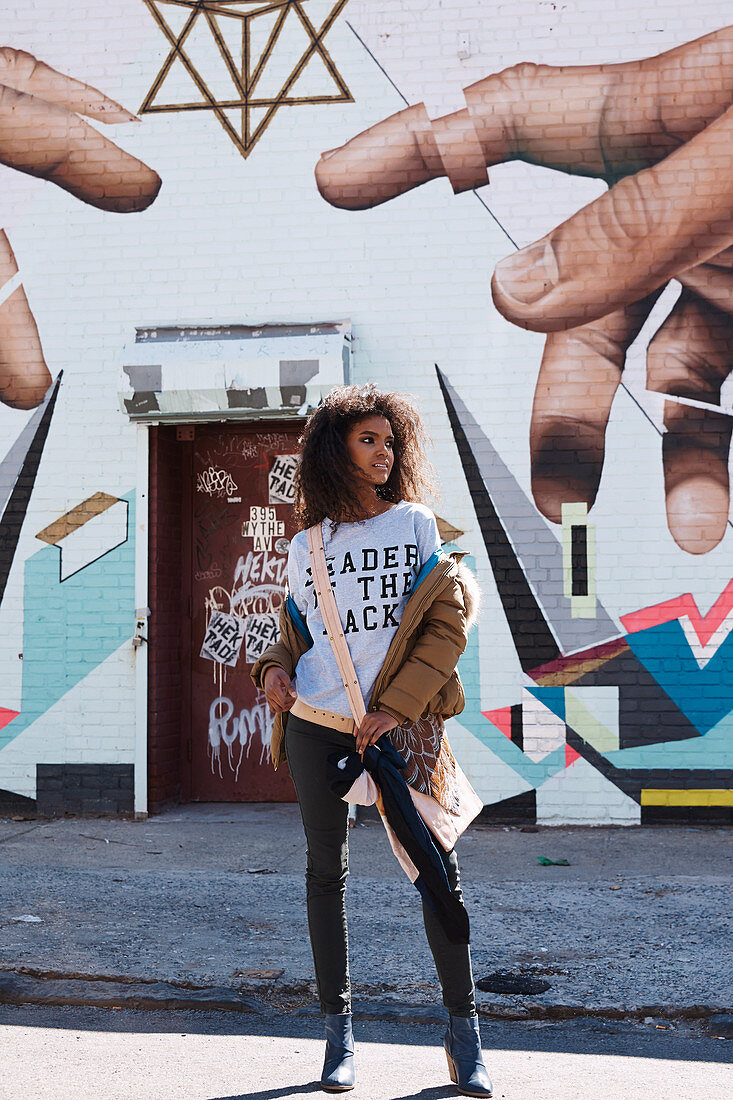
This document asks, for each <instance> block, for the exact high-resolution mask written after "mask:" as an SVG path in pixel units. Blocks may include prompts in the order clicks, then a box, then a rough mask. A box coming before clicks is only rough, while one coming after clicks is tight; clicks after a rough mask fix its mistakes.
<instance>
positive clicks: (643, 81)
mask: <svg viewBox="0 0 733 1100" xmlns="http://www.w3.org/2000/svg"><path fill="white" fill-rule="evenodd" d="M732 87H733V28H730V27H726V28H724V29H723V30H720V31H716V32H715V33H714V34H710V35H707V36H706V37H704V38H701V39H697V40H696V41H694V42H689V43H686V44H685V45H683V46H680V47H678V48H676V49H674V50H670V51H668V52H667V53H664V54H660V55H658V56H657V57H651V58H647V59H645V60H643V61H633V62H627V63H625V64H622V65H589V66H549V65H534V64H530V63H524V64H520V65H514V66H512V67H511V68H509V69H505V70H504V71H503V72H500V73H496V74H492V75H491V76H487V77H485V78H484V79H482V80H479V81H477V82H476V83H475V84H472V85H470V86H469V87H467V88H466V89H464V98H465V101H466V110H463V111H456V112H454V113H453V114H450V115H446V116H444V117H443V118H440V119H434V120H430V119H429V118H428V115H427V112H426V110H425V106H424V104H417V105H416V106H414V107H410V108H409V109H408V110H406V111H400V112H399V113H398V114H395V115H392V116H391V117H390V118H387V119H385V120H384V121H382V122H378V123H376V124H375V125H374V126H372V127H370V128H369V129H368V130H365V131H364V132H363V133H361V134H359V135H358V136H357V137H355V138H353V139H352V140H351V141H349V142H347V143H346V145H344V146H342V147H341V148H340V149H332V150H330V151H329V152H327V153H324V154H323V157H322V158H321V162H320V163H319V165H318V167H317V169H316V180H317V182H318V187H319V190H320V191H321V194H322V195H323V197H324V198H325V199H326V200H327V201H328V202H330V203H332V204H333V205H334V206H340V207H344V208H346V209H352V210H357V209H364V208H366V207H371V206H376V205H378V204H379V203H382V202H386V201H387V200H389V199H392V198H394V197H395V196H396V195H401V194H403V193H404V192H405V191H409V190H410V189H411V188H413V187H417V186H419V185H420V184H422V183H426V182H427V181H428V180H431V179H435V178H436V177H437V176H442V175H445V176H448V178H449V179H450V181H451V183H452V185H453V188H454V190H455V191H456V192H460V191H465V190H469V189H470V188H474V187H481V186H483V185H484V184H486V183H487V182H488V175H487V172H486V167H487V166H491V165H495V164H499V163H501V162H503V161H507V160H524V161H527V162H528V163H530V164H540V165H543V166H545V167H548V168H555V169H558V170H560V171H563V172H570V173H572V174H575V175H582V176H593V177H598V178H601V179H604V180H606V181H607V182H609V183H613V182H615V181H617V180H619V179H621V178H622V177H623V176H625V175H629V174H631V173H634V172H638V171H640V170H641V169H644V168H647V167H649V166H650V165H653V164H656V163H657V162H658V161H659V160H661V159H662V158H664V157H666V156H668V155H669V154H670V153H672V152H674V150H675V149H677V148H678V147H679V146H680V145H681V144H683V143H684V142H686V141H689V140H690V139H691V138H692V137H694V136H695V135H696V134H699V133H700V132H701V131H702V130H703V129H704V128H705V127H706V126H708V125H709V124H710V123H711V122H713V121H714V120H715V119H716V118H718V117H719V116H720V115H721V114H722V113H723V112H724V111H725V110H726V109H727V108H728V107H730V106H731V103H732V102H733V96H732V95H731V88H732Z"/></svg>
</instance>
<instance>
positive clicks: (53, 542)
mask: <svg viewBox="0 0 733 1100" xmlns="http://www.w3.org/2000/svg"><path fill="white" fill-rule="evenodd" d="M118 503H119V497H111V496H110V495H109V493H94V494H93V496H90V497H87V499H86V500H83V501H82V502H81V504H77V505H76V507H75V508H72V509H71V511H70V512H67V513H66V514H65V515H63V516H59V518H58V519H55V520H54V521H53V523H51V524H49V526H48V527H44V528H43V530H42V531H39V532H38V534H37V535H36V538H37V539H40V540H41V542H47V543H48V544H49V546H58V544H59V543H60V542H61V540H62V539H65V538H66V536H67V535H70V534H71V532H72V531H77V530H78V529H79V528H80V527H83V526H84V524H85V523H87V522H88V521H89V520H90V519H94V517H95V516H99V515H101V514H102V512H106V511H107V509H108V508H111V507H112V505H113V504H118Z"/></svg>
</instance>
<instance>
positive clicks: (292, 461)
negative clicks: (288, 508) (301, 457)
mask: <svg viewBox="0 0 733 1100" xmlns="http://www.w3.org/2000/svg"><path fill="white" fill-rule="evenodd" d="M297 468H298V456H297V455H275V461H274V462H273V464H272V469H271V470H270V477H269V487H270V504H292V503H293V501H294V500H295V471H296V470H297Z"/></svg>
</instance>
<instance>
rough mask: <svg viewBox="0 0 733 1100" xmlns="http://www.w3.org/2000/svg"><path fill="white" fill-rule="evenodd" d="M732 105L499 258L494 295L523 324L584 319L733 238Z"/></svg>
mask: <svg viewBox="0 0 733 1100" xmlns="http://www.w3.org/2000/svg"><path fill="white" fill-rule="evenodd" d="M732 169H733V108H729V109H728V110H727V111H726V112H725V114H724V115H722V116H721V117H720V118H719V119H718V120H717V121H716V122H713V123H712V124H711V125H710V126H708V128H707V129H706V130H705V131H703V133H701V134H698V136H697V137H694V138H693V139H692V140H691V141H689V142H688V143H687V145H684V146H682V147H681V148H680V149H678V150H677V151H676V152H675V153H672V154H671V155H670V156H668V157H666V158H665V159H664V160H663V161H661V162H660V163H659V164H657V165H655V166H654V167H653V168H647V169H645V170H644V171H642V172H639V173H638V174H637V175H635V176H630V177H627V178H626V179H623V180H621V181H620V183H617V184H616V185H615V186H614V187H612V188H611V190H610V191H608V192H607V193H606V194H605V195H602V196H601V197H600V198H598V199H596V200H595V202H592V203H590V205H588V206H586V207H584V209H582V210H580V211H579V212H578V213H577V214H575V215H574V216H573V217H572V218H569V219H568V221H566V222H564V223H563V224H562V225H560V226H558V228H557V229H554V230H553V231H552V232H551V233H548V234H547V236H546V237H543V238H542V240H540V241H536V242H535V243H534V244H532V245H530V246H529V247H528V248H524V249H522V250H521V251H520V252H516V253H514V255H513V256H510V257H508V258H507V259H506V260H502V261H501V263H500V264H498V266H497V268H496V270H495V272H494V278H493V280H492V294H493V297H494V302H495V303H496V306H497V308H498V310H499V311H500V313H502V314H503V315H504V316H505V317H506V318H507V319H508V320H510V321H513V322H514V323H515V324H517V325H520V326H522V327H524V328H528V329H533V330H535V331H539V332H557V331H560V330H563V329H567V328H574V327H576V326H578V325H583V324H587V323H589V322H591V321H594V320H597V319H598V318H599V317H604V316H605V315H606V314H608V313H611V312H612V311H614V310H616V309H618V308H620V307H623V306H627V305H629V304H630V303H632V302H634V301H637V300H638V299H640V298H643V297H645V296H646V295H648V294H650V293H651V292H652V291H654V290H656V289H657V288H659V287H661V286H663V285H664V284H665V283H666V282H668V281H669V280H670V279H671V278H673V277H674V276H675V275H676V274H677V273H678V272H683V271H686V270H687V269H688V268H690V267H692V266H693V265H695V264H699V263H704V262H706V261H708V260H710V259H712V258H713V257H714V256H716V255H717V254H718V253H720V252H722V251H723V250H724V249H726V248H729V247H730V246H731V245H732V244H733V187H731V184H730V176H731V170H732Z"/></svg>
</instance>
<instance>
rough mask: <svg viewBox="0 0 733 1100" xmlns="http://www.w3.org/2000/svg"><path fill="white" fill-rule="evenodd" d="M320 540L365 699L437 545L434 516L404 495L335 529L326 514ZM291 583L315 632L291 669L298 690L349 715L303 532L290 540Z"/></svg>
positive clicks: (322, 705)
mask: <svg viewBox="0 0 733 1100" xmlns="http://www.w3.org/2000/svg"><path fill="white" fill-rule="evenodd" d="M323 543H324V547H325V550H326V561H327V563H328V568H329V573H330V575H331V585H332V587H333V592H334V596H335V597H336V604H337V606H338V609H339V615H340V617H341V623H342V625H343V627H344V635H345V636H346V641H347V642H348V645H349V650H350V652H351V658H352V660H353V662H354V667H355V668H356V674H357V676H358V679H359V686H360V687H361V692H362V695H363V696H364V702H365V703H366V705H367V706H368V705H369V699H370V696H371V694H372V689H373V687H374V683H375V681H376V679H377V676H378V674H379V670H380V669H381V667H382V665H383V664H384V659H385V657H386V656H387V650H388V649H389V646H390V643H391V641H392V639H393V637H394V636H395V634H396V633H397V628H398V626H399V624H400V619H401V617H402V612H403V611H404V609H405V604H406V603H407V600H408V599H409V596H410V593H411V591H412V587H413V585H414V583H415V578H416V577H417V575H418V573H419V572H420V569H421V568H422V566H423V565H424V564H425V562H426V561H427V560H428V558H430V557H431V556H432V555H433V554H434V553H435V551H436V550H439V549H440V536H439V535H438V527H437V524H436V522H435V516H434V515H433V513H432V512H431V511H430V509H429V508H425V507H424V506H423V505H422V504H411V503H408V502H407V501H401V502H400V503H399V504H395V505H394V506H393V507H392V508H390V509H389V510H388V511H387V512H383V513H382V515H381V516H374V517H373V518H372V519H366V520H362V521H360V522H359V523H341V524H339V525H338V527H337V528H336V529H335V530H334V527H333V524H332V522H331V521H330V520H324V522H323ZM288 585H289V588H290V595H291V596H292V598H293V600H294V601H295V605H296V607H297V608H298V611H300V613H301V615H302V616H303V618H304V619H305V620H306V622H307V624H308V629H309V630H310V632H311V635H312V637H313V647H312V648H311V649H309V650H308V651H307V652H306V653H304V654H303V656H302V657H301V658H300V660H299V661H298V667H297V669H296V672H295V686H296V690H297V692H298V695H299V697H300V698H301V699H302V700H303V701H304V702H305V703H309V704H310V705H311V706H312V707H317V708H318V709H320V710H330V711H333V712H334V713H335V714H342V715H344V716H345V717H348V718H350V717H351V711H350V709H349V704H348V700H347V698H346V692H345V691H344V687H343V684H342V682H341V677H340V675H339V671H338V668H337V665H336V660H335V658H334V656H333V652H332V650H331V644H330V642H329V640H328V635H327V634H326V631H325V628H324V626H323V619H322V617H321V611H320V608H319V607H318V606H317V600H316V594H315V591H314V588H313V580H312V577H311V569H310V559H309V557H308V542H307V539H306V533H305V531H300V532H299V533H298V534H297V535H296V536H295V538H294V539H293V541H292V542H291V544H290V551H289V554H288Z"/></svg>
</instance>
